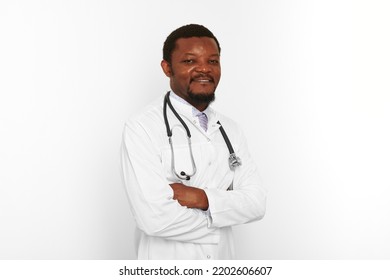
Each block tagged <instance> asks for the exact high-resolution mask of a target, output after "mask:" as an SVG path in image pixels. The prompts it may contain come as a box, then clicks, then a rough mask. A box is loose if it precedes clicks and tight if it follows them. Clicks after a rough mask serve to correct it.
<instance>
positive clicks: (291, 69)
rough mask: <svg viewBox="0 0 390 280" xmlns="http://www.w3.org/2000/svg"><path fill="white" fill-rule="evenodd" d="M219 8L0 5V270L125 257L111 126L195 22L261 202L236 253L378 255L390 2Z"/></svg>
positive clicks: (127, 218) (385, 220) (239, 235)
mask: <svg viewBox="0 0 390 280" xmlns="http://www.w3.org/2000/svg"><path fill="white" fill-rule="evenodd" d="M230 2H232V3H230ZM233 2H234V1H210V0H207V1H206V0H199V1H187V0H186V1H184V0H180V1H179V0H175V1H157V0H156V1H151V0H149V1H141V0H137V1H125V0H110V1H108V0H102V1H93V0H89V1H87V0H68V1H65V0H64V1H43V0H42V1H27V0H25V1H17V0H15V1H11V0H5V1H4V0H2V1H1V2H0V259H132V258H134V257H135V251H134V246H133V227H134V223H133V221H132V218H131V214H130V209H129V206H128V202H127V199H126V197H125V192H124V188H123V186H122V183H121V177H120V165H119V146H120V142H121V133H122V128H123V124H124V122H125V120H126V118H127V117H128V116H129V115H131V114H133V113H134V112H135V111H137V110H139V109H140V108H142V107H143V106H144V105H146V104H147V103H148V102H150V101H151V100H153V99H155V98H157V97H158V96H160V95H161V94H163V93H164V91H165V90H167V89H168V80H167V78H166V77H165V76H164V75H163V73H162V71H161V69H160V66H159V64H160V61H161V57H162V51H161V49H162V44H163V41H164V40H165V38H166V36H167V35H168V34H169V33H170V32H171V31H172V30H174V29H175V28H177V27H179V26H181V25H184V24H187V23H193V22H194V23H201V24H204V25H205V26H207V27H209V28H210V29H211V30H212V31H213V32H214V34H215V35H216V36H217V38H218V39H219V41H220V43H221V47H222V67H223V68H222V70H223V74H222V75H223V76H222V80H221V82H220V86H219V88H218V91H217V101H216V102H215V104H214V107H215V108H216V109H218V110H219V111H221V112H222V113H225V114H227V115H229V116H231V117H233V118H234V119H235V120H236V121H238V122H239V123H240V124H241V126H242V127H243V129H244V131H245V132H246V136H247V138H248V142H249V145H250V149H251V151H252V154H253V157H254V158H255V161H256V162H257V163H258V165H259V167H260V169H261V172H262V178H263V183H264V185H265V187H266V188H267V189H268V191H269V198H268V205H267V206H268V207H267V214H266V217H265V218H264V219H263V220H262V221H260V222H257V223H253V224H248V225H242V226H238V227H236V228H235V233H236V244H237V251H238V256H237V257H238V258H240V259H389V258H390V239H389V236H390V203H389V200H390V199H389V197H390V172H389V170H390V145H389V143H390V129H389V122H390V110H389V107H390V85H389V84H390V83H389V77H390V66H389V65H390V55H389V53H390V52H389V49H390V39H389V26H390V19H389V14H390V9H389V4H386V3H387V2H386V1H347V0H342V1H332V0H331V1H303V0H300V1H288V0H276V1H275V0H274V1H254V0H253V1H239V2H237V1H235V2H234V3H233ZM244 164H245V163H244Z"/></svg>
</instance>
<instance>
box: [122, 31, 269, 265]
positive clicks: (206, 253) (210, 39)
mask: <svg viewBox="0 0 390 280" xmlns="http://www.w3.org/2000/svg"><path fill="white" fill-rule="evenodd" d="M220 51H221V49H220V46H219V42H218V40H217V38H216V37H215V36H214V35H213V33H211V32H210V31H209V30H208V29H207V28H205V27H204V26H202V25H196V24H190V25H186V26H183V27H180V28H178V29H177V30H175V31H173V32H172V33H171V34H170V35H169V36H168V37H167V39H166V41H165V43H164V47H163V60H162V62H161V67H162V69H163V71H164V73H165V75H166V76H167V77H168V78H169V80H170V88H171V90H170V91H169V93H168V94H167V96H166V97H165V98H164V99H163V98H161V99H159V100H158V101H157V102H156V104H153V105H151V106H149V107H148V108H146V109H145V110H144V111H143V112H142V113H141V114H139V115H137V116H136V117H133V118H132V119H130V120H129V121H127V123H126V125H125V129H124V133H123V144H122V169H123V175H124V182H125V187H126V191H127V194H128V198H129V201H130V205H131V210H132V213H133V215H134V217H135V220H136V224H137V228H138V232H139V240H138V259H232V258H234V244H233V243H234V242H233V235H232V228H231V226H233V225H237V224H243V223H247V222H251V221H255V220H259V219H261V218H262V217H263V216H264V213H265V191H264V190H263V188H262V187H261V185H260V179H259V175H258V171H257V169H256V166H255V164H254V162H253V161H252V159H251V157H250V155H249V153H248V150H247V146H246V142H245V139H244V136H243V134H242V132H241V130H240V129H239V128H238V126H237V125H236V124H235V123H234V122H233V121H232V120H230V119H229V118H227V117H225V116H223V115H221V114H219V113H217V112H215V111H214V110H213V109H212V108H211V107H210V106H209V104H210V103H211V102H212V101H213V100H214V93H215V90H216V88H217V85H218V82H219V79H220V76H221V66H220ZM169 103H171V105H172V107H173V109H171V106H170V104H169ZM167 104H168V105H167ZM164 107H165V112H164ZM173 110H175V111H177V113H176V114H177V115H178V116H175V113H174V111H173ZM164 114H166V121H164ZM179 118H182V121H183V122H184V124H183V123H182V122H181V121H180V120H179ZM184 125H186V126H188V130H189V131H188V132H189V133H190V134H191V141H192V144H191V143H189V141H188V139H187V135H188V132H187V131H186V129H185V128H184ZM221 126H223V129H224V132H222V131H221V130H220V127H221ZM170 131H171V132H172V137H171V138H172V146H171V145H170V142H169V141H168V136H167V134H169V132H170ZM224 133H225V134H226V135H228V136H229V137H228V138H229V140H230V143H231V146H232V148H233V149H234V152H235V154H236V155H238V156H239V158H240V159H238V158H234V155H233V156H232V157H233V160H232V161H233V162H231V163H230V164H229V161H228V159H229V154H231V153H232V151H229V149H228V147H227V146H228V145H229V144H228V142H229V140H225V139H224V135H223V134H224ZM241 163H242V164H241ZM240 164H241V165H240Z"/></svg>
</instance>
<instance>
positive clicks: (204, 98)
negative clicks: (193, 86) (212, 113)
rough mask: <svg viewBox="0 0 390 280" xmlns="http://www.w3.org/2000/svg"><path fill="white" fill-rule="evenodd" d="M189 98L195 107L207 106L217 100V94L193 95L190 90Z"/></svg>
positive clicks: (188, 91)
mask: <svg viewBox="0 0 390 280" xmlns="http://www.w3.org/2000/svg"><path fill="white" fill-rule="evenodd" d="M187 93H188V97H189V98H190V100H191V101H192V102H193V104H195V105H204V104H207V106H208V105H209V104H210V103H211V102H213V101H214V100H215V93H214V92H211V93H193V92H192V91H191V90H190V89H188V90H187Z"/></svg>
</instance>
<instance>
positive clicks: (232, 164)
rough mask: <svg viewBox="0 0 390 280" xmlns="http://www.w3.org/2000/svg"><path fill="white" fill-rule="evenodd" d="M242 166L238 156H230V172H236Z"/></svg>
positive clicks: (233, 154)
mask: <svg viewBox="0 0 390 280" xmlns="http://www.w3.org/2000/svg"><path fill="white" fill-rule="evenodd" d="M241 165H242V163H241V159H240V158H239V157H238V156H236V154H235V153H232V154H230V156H229V167H230V170H233V171H234V170H235V169H236V167H239V166H241Z"/></svg>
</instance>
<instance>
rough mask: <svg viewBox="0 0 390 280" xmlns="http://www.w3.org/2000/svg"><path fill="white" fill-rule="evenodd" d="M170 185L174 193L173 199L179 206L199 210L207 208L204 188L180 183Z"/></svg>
mask: <svg viewBox="0 0 390 280" xmlns="http://www.w3.org/2000/svg"><path fill="white" fill-rule="evenodd" d="M170 186H171V188H172V189H173V193H174V195H173V199H175V200H177V201H178V202H179V204H180V205H181V206H187V207H188V208H198V209H201V210H207V209H208V208H209V200H208V199H207V195H206V193H205V192H204V190H202V189H198V188H194V187H188V186H185V185H183V184H181V183H173V184H170Z"/></svg>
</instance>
